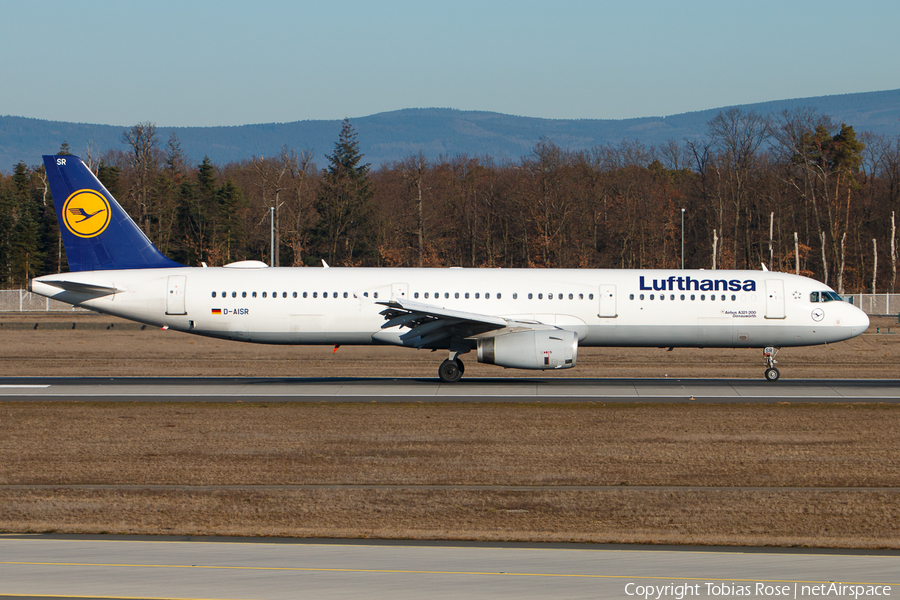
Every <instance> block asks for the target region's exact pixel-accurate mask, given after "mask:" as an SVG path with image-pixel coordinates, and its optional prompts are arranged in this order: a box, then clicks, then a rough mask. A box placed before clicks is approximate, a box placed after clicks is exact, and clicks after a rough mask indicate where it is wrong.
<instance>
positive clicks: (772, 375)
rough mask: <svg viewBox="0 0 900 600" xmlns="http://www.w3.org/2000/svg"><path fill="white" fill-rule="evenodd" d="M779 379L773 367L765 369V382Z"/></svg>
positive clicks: (776, 370) (779, 374)
mask: <svg viewBox="0 0 900 600" xmlns="http://www.w3.org/2000/svg"><path fill="white" fill-rule="evenodd" d="M779 377H781V373H779V372H778V369H776V368H775V367H772V368H771V369H766V381H778V378H779Z"/></svg>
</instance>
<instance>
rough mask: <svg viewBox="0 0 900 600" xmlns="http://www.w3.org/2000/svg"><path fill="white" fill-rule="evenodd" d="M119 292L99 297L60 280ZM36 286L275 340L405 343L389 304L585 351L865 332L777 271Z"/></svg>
mask: <svg viewBox="0 0 900 600" xmlns="http://www.w3.org/2000/svg"><path fill="white" fill-rule="evenodd" d="M54 280H60V281H67V282H72V281H74V282H79V283H83V284H90V285H98V286H104V287H109V288H115V289H116V290H117V291H116V293H114V294H108V295H97V294H91V293H88V292H83V291H64V290H62V289H60V288H59V287H54V286H52V285H50V284H48V283H47V282H48V281H54ZM32 290H33V291H34V292H35V293H38V294H41V295H44V296H48V297H51V298H54V299H56V300H61V301H63V302H68V303H71V304H75V305H78V306H83V307H86V308H89V309H91V310H95V311H98V312H103V313H106V314H110V315H115V316H118V317H123V318H125V319H131V320H134V321H139V322H142V323H148V324H152V325H156V326H168V327H169V328H171V329H174V330H178V331H186V332H190V333H195V334H200V335H206V336H212V337H219V338H225V339H233V340H241V341H249V342H259V343H268V344H347V345H350V344H396V345H403V344H404V342H403V341H402V340H401V339H400V335H401V334H402V330H401V328H400V327H391V328H387V329H384V328H383V327H382V326H383V325H384V324H385V317H384V316H382V315H381V314H380V313H381V311H382V310H384V308H385V307H384V306H383V305H382V304H379V302H387V301H390V300H392V299H398V298H399V299H404V300H414V301H415V302H417V303H423V304H428V305H432V306H436V307H441V308H445V309H453V310H458V311H465V312H466V313H475V314H481V315H489V316H495V317H503V318H507V319H511V320H514V321H522V322H537V323H542V324H545V325H551V326H556V327H559V328H561V329H567V330H571V331H575V332H576V333H577V334H578V344H579V345H581V346H650V347H661V346H675V347H765V346H807V345H816V344H824V343H830V342H836V341H840V340H845V339H848V338H851V337H854V336H856V335H859V334H860V333H862V332H863V331H864V330H865V329H866V328H867V327H868V324H869V320H868V317H867V316H866V315H865V314H864V313H863V312H862V311H860V310H859V309H857V308H855V307H853V306H852V305H850V304H848V303H846V302H839V301H832V302H822V301H818V302H814V301H813V298H814V296H815V295H814V294H813V293H814V292H823V291H829V288H828V287H827V286H825V285H823V284H821V283H819V282H817V281H815V280H812V279H808V278H805V277H799V276H796V275H790V274H785V273H774V272H768V271H672V270H666V271H663V270H611V269H597V270H590V269H459V268H450V269H405V268H404V269H379V268H267V267H261V266H260V267H255V268H253V267H251V268H246V267H244V268H235V267H211V268H199V267H184V268H171V269H134V270H120V271H85V272H77V273H61V274H58V275H48V276H44V277H39V278H37V279H35V280H33V282H32Z"/></svg>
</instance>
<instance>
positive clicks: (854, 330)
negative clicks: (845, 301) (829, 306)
mask: <svg viewBox="0 0 900 600" xmlns="http://www.w3.org/2000/svg"><path fill="white" fill-rule="evenodd" d="M852 308H853V310H852V311H851V312H850V314H849V315H847V321H846V323H847V325H849V326H850V337H856V336H858V335H860V334H862V333H864V332H865V331H866V329H868V328H869V315H867V314H866V313H864V312H863V311H862V310H860V309H858V308H856V307H855V306H854V307H852Z"/></svg>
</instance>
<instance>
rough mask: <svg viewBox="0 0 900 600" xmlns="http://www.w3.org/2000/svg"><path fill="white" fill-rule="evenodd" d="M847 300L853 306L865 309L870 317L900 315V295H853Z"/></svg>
mask: <svg viewBox="0 0 900 600" xmlns="http://www.w3.org/2000/svg"><path fill="white" fill-rule="evenodd" d="M846 298H847V301H848V302H850V303H851V304H852V305H853V306H856V307H859V308H861V309H863V311H864V312H865V313H866V314H868V315H876V316H878V315H880V316H887V315H890V316H894V315H897V314H900V294H853V295H852V296H847V297H846Z"/></svg>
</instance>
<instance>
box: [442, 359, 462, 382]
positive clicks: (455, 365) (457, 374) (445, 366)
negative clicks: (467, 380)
mask: <svg viewBox="0 0 900 600" xmlns="http://www.w3.org/2000/svg"><path fill="white" fill-rule="evenodd" d="M456 356H457V355H456V353H455V352H452V353H450V358H448V359H447V360H445V361H444V362H442V363H441V366H440V367H438V377H440V378H441V381H443V382H444V383H456V382H457V381H459V380H460V379H462V376H463V373H465V372H466V366H465V365H464V364H463V361H461V360H460V359H458V358H457V357H456Z"/></svg>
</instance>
